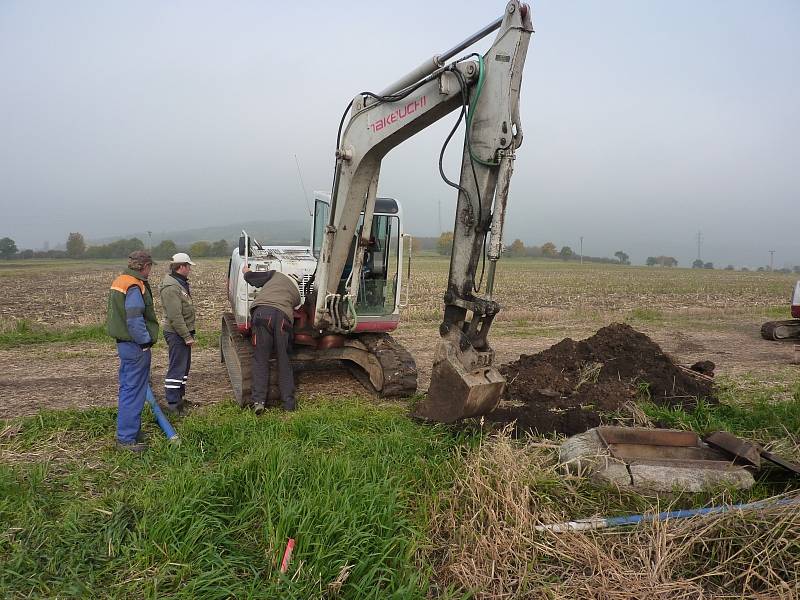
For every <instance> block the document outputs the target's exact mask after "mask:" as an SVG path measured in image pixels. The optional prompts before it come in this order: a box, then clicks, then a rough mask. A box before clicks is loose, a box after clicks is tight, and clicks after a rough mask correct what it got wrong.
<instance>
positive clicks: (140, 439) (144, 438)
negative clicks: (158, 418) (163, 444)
mask: <svg viewBox="0 0 800 600" xmlns="http://www.w3.org/2000/svg"><path fill="white" fill-rule="evenodd" d="M146 441H147V436H146V435H145V434H144V433H143V432H142V430H141V429H140V430H139V432H138V433H137V434H136V442H137V443H139V444H144V443H145V442H146Z"/></svg>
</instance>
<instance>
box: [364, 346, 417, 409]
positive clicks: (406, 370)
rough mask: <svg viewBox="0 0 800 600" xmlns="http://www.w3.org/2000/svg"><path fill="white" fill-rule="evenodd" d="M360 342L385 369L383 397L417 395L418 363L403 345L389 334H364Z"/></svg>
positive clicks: (381, 391) (380, 392)
mask: <svg viewBox="0 0 800 600" xmlns="http://www.w3.org/2000/svg"><path fill="white" fill-rule="evenodd" d="M358 340H359V341H360V342H361V343H363V344H364V345H365V346H366V347H367V349H368V350H369V351H370V353H371V354H374V355H375V357H376V358H377V359H378V362H379V363H380V365H381V368H382V369H383V389H382V390H380V391H379V392H378V393H379V394H380V395H381V396H383V397H386V398H394V397H400V396H410V395H412V394H415V393H416V391H417V363H416V362H414V357H412V356H411V353H410V352H409V351H408V350H406V349H405V347H404V346H403V345H401V344H400V343H399V342H397V341H396V340H395V339H394V338H392V336H390V335H389V334H388V333H362V334H359V335H358ZM359 379H360V378H359Z"/></svg>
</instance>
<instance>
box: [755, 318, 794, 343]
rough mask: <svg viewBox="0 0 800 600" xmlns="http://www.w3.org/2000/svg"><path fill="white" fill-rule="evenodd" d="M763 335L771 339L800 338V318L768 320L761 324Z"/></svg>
mask: <svg viewBox="0 0 800 600" xmlns="http://www.w3.org/2000/svg"><path fill="white" fill-rule="evenodd" d="M761 337H763V338H764V339H765V340H770V341H780V340H796V339H800V319H791V320H789V321H767V322H766V323H764V324H763V325H762V326H761Z"/></svg>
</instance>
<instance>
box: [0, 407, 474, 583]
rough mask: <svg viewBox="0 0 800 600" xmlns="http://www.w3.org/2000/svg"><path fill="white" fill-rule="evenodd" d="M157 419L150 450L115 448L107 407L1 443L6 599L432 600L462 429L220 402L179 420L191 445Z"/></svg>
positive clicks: (54, 419)
mask: <svg viewBox="0 0 800 600" xmlns="http://www.w3.org/2000/svg"><path fill="white" fill-rule="evenodd" d="M151 420H152V418H151V417H148V418H147V419H146V421H147V422H148V425H147V427H148V429H149V430H150V437H151V442H152V446H151V448H150V449H149V450H148V451H147V452H146V453H145V454H144V455H143V456H134V455H130V454H127V453H120V452H118V451H116V450H114V449H112V446H111V439H112V438H113V432H114V411H113V410H108V409H97V410H90V411H86V412H62V413H54V412H51V413H42V414H41V415H40V416H37V417H33V418H30V419H27V420H25V421H24V422H22V429H21V431H20V432H19V433H17V434H16V435H15V436H13V437H12V438H11V441H0V450H2V451H4V454H5V456H7V457H9V456H10V457H15V456H16V457H21V458H20V459H19V460H13V459H12V460H9V461H8V462H7V464H2V465H0V596H2V597H4V598H5V597H92V598H107V597H119V598H156V597H158V598H220V599H221V598H232V597H236V598H319V597H323V596H325V595H326V594H330V595H331V597H340V598H424V597H425V595H426V593H427V589H426V586H427V584H426V581H427V580H428V579H429V576H430V574H429V573H426V572H424V571H420V570H419V569H418V568H417V566H416V565H415V563H414V556H415V553H416V551H417V549H418V548H419V544H421V543H425V541H424V539H423V538H424V533H423V532H424V525H425V522H426V511H428V510H429V508H430V501H431V498H433V497H434V496H435V495H436V494H437V493H438V492H439V491H441V490H443V489H445V488H447V487H449V485H450V484H451V477H452V469H450V468H449V467H448V463H449V461H450V460H451V459H452V458H453V451H454V449H455V448H456V447H458V446H459V445H461V444H462V440H461V439H460V438H459V437H458V436H457V435H455V434H453V433H450V432H448V431H447V430H445V429H443V428H439V427H427V426H421V425H418V424H416V423H413V422H412V421H410V420H409V419H408V418H407V417H405V416H404V415H403V414H402V412H401V411H400V410H394V409H382V408H376V407H375V406H373V405H369V404H361V403H359V402H358V401H357V400H352V401H347V402H344V403H342V402H337V403H335V404H334V403H318V404H312V405H310V406H308V405H306V406H304V407H303V408H302V409H301V410H300V411H299V412H297V413H294V414H291V415H286V414H284V413H281V412H278V411H271V412H270V413H268V414H267V415H265V416H263V417H261V418H256V417H255V416H254V415H253V414H252V413H251V412H250V411H241V410H240V409H238V408H237V407H234V406H231V405H225V406H216V407H213V408H211V409H209V410H206V411H203V412H200V413H198V414H196V415H193V416H190V417H188V418H186V419H183V420H181V421H178V423H177V429H178V431H179V434H180V436H181V441H182V442H181V445H180V446H177V447H175V446H173V445H171V444H169V443H168V442H166V441H165V440H164V439H163V437H162V436H160V435H159V432H158V431H156V430H155V429H154V426H153V425H152V423H150V421H151ZM87 448H88V449H90V450H88V451H87V450H86V449H87ZM92 448H94V450H91V449H92ZM50 452H52V453H53V457H52V458H50V459H49V460H42V456H43V455H44V456H47V455H48V453H50ZM27 453H30V455H31V456H35V457H37V460H36V461H35V462H34V461H33V460H31V461H27V460H25V458H24V457H25V456H28V454H27ZM290 537H292V538H295V539H296V541H297V545H296V547H295V550H294V555H293V558H292V563H291V568H290V570H289V572H288V573H287V574H286V575H281V574H280V573H279V572H278V569H277V568H276V565H277V564H278V562H279V560H280V557H281V555H282V552H283V550H284V547H285V544H286V541H287V539H288V538H290ZM342 573H347V575H346V577H344V576H343V583H342V584H341V589H339V590H338V591H336V589H335V588H336V585H332V582H335V581H336V580H337V578H340V575H341V574H342Z"/></svg>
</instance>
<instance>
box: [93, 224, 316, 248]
mask: <svg viewBox="0 0 800 600" xmlns="http://www.w3.org/2000/svg"><path fill="white" fill-rule="evenodd" d="M310 227H311V226H310V223H309V222H306V221H299V220H292V221H248V222H246V223H245V222H242V223H230V224H228V225H215V226H212V227H200V228H196V229H182V230H176V231H153V238H152V243H153V246H155V245H156V244H158V243H160V242H161V241H163V240H172V241H173V242H175V243H176V244H177V245H179V246H183V245H188V244H191V243H192V242H198V241H201V240H205V241H208V242H216V241H217V240H226V241H228V242H230V243H231V244H233V243H234V242H236V240H238V239H239V235H240V234H241V232H242V229H245V230H246V231H247V233H249V234H250V235H251V236H252V237H254V238H256V239H257V240H258V241H259V242H262V243H269V244H285V245H290V244H308V236H309V232H310ZM132 237H137V238H139V239H140V240H142V241H143V242H144V243H145V245H147V243H148V241H149V240H148V236H147V232H146V231H144V232H142V231H139V232H132V233H127V234H125V235H117V236H114V237H107V238H102V239H96V240H90V241H89V242H88V243H89V245H99V244H108V243H110V242H114V241H116V240H119V239H123V238H132Z"/></svg>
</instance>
